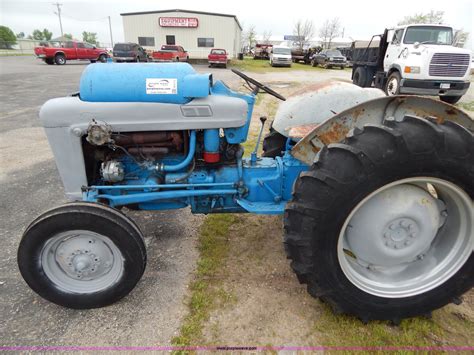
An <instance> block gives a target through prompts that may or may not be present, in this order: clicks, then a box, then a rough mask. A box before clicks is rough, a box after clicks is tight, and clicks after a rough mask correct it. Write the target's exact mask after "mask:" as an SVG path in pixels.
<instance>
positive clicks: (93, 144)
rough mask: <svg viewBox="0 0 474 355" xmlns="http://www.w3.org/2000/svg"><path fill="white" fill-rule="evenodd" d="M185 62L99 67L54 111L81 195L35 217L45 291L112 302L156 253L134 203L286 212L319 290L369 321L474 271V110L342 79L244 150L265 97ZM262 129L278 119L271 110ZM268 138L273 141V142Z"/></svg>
mask: <svg viewBox="0 0 474 355" xmlns="http://www.w3.org/2000/svg"><path fill="white" fill-rule="evenodd" d="M234 73H235V74H237V75H239V76H240V77H241V78H242V79H243V80H244V81H245V82H246V83H247V84H248V86H249V87H250V89H251V90H252V91H251V93H249V94H244V93H239V92H235V91H233V90H231V89H230V88H229V87H227V86H226V85H225V84H224V83H223V82H222V81H215V82H214V81H213V78H212V75H210V74H198V73H196V72H195V71H194V69H193V68H192V67H191V66H190V65H188V64H185V63H169V64H168V63H167V64H130V65H128V64H125V65H117V64H106V65H90V66H88V67H87V68H86V70H85V71H84V73H83V74H82V77H81V81H80V91H79V92H78V93H77V94H73V95H71V96H68V97H63V98H57V99H53V100H50V101H48V102H46V103H45V104H44V105H43V107H42V108H41V111H40V119H41V121H42V124H43V126H44V128H45V131H46V134H47V137H48V140H49V143H50V146H51V149H52V151H53V154H54V157H55V160H56V164H57V167H58V171H59V174H60V176H61V179H62V182H63V184H64V189H65V192H66V195H67V197H68V198H69V199H70V200H71V202H70V203H68V204H65V205H63V206H60V207H57V208H53V209H51V210H49V211H46V212H45V213H43V214H42V215H40V216H39V217H38V218H36V219H35V220H34V221H33V222H32V223H31V224H30V225H29V226H28V228H27V229H26V230H25V232H24V235H23V238H22V240H21V243H20V246H19V250H18V263H19V268H20V271H21V274H22V276H23V278H24V279H25V281H26V282H27V283H28V285H29V286H30V287H31V288H32V289H33V290H34V291H35V292H37V293H38V294H39V295H40V296H42V297H44V298H45V299H47V300H49V301H51V302H54V303H57V304H59V305H62V306H65V307H70V308H78V309H84V308H94V307H103V306H106V305H108V304H111V303H113V302H116V301H118V300H119V299H121V298H122V297H124V296H126V295H127V294H128V293H129V292H130V291H131V290H132V289H133V288H134V287H135V285H136V284H137V282H138V281H139V280H140V278H141V276H142V274H143V272H144V270H145V265H146V250H145V244H144V242H143V236H142V234H141V232H140V228H139V226H137V225H136V224H135V223H134V222H133V221H132V220H131V219H129V218H128V217H127V216H126V215H125V214H123V213H122V212H121V208H122V207H124V206H126V207H128V208H129V209H137V210H165V209H166V210H167V209H177V208H184V207H190V209H191V211H192V212H193V213H204V214H207V213H245V212H248V213H257V214H280V215H283V216H284V245H285V249H286V252H287V255H288V258H289V259H291V267H292V268H293V270H294V271H295V273H296V275H297V277H298V279H299V281H300V282H302V283H304V284H306V285H307V288H308V292H309V293H310V294H311V295H312V296H314V297H320V298H321V299H323V300H324V301H326V302H327V303H328V304H330V305H331V306H332V307H333V308H334V310H336V311H338V312H344V313H347V314H352V315H355V316H357V317H359V318H360V319H362V320H364V321H368V320H372V319H378V320H387V319H388V320H392V321H397V320H399V319H402V318H405V317H411V316H416V315H420V314H428V313H430V312H431V311H432V310H433V309H436V308H439V307H442V306H443V305H445V304H447V303H449V302H458V300H459V298H460V296H461V295H462V294H463V293H464V292H466V291H467V290H469V289H470V288H471V287H472V285H473V280H474V278H473V272H474V257H473V255H472V254H473V253H472V251H473V247H474V217H473V198H474V133H473V132H474V121H473V120H472V119H471V118H470V117H469V116H468V115H466V114H465V113H463V112H462V111H460V110H459V109H457V108H456V107H454V106H451V105H448V104H445V103H442V102H440V101H436V100H432V99H427V98H422V97H417V96H395V97H385V96H384V95H383V93H382V92H381V91H379V90H377V89H362V88H358V87H356V86H353V85H352V84H346V83H341V82H335V83H331V82H326V83H319V84H316V85H312V86H309V87H307V88H305V89H303V90H302V91H301V92H298V93H296V94H295V95H294V96H292V97H291V98H289V99H288V100H286V101H284V102H283V103H282V104H281V105H280V108H279V109H278V112H277V114H276V117H275V120H274V121H273V123H272V127H271V129H270V133H269V135H268V136H267V137H266V138H265V140H264V142H263V146H264V154H263V156H259V155H258V154H257V152H258V151H257V148H255V150H254V151H253V152H252V153H251V154H250V156H249V157H244V150H243V147H242V145H241V144H242V143H244V142H245V141H246V139H247V135H248V132H249V127H250V122H251V118H252V110H253V106H254V103H255V98H256V96H257V95H258V94H259V93H260V92H266V93H268V94H270V95H273V96H275V97H277V98H279V99H281V100H285V98H284V97H282V96H281V95H279V94H278V93H276V92H275V91H273V90H272V89H270V88H269V87H267V86H265V85H263V84H262V83H260V82H258V81H256V80H254V79H252V78H250V77H248V76H246V75H245V74H243V73H241V72H239V71H236V70H234ZM260 120H261V124H262V130H261V131H260V135H259V138H258V141H259V142H260V139H261V136H262V132H263V126H264V124H265V120H266V119H265V117H262V118H260ZM257 146H258V144H257Z"/></svg>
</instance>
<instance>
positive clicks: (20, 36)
mask: <svg viewBox="0 0 474 355" xmlns="http://www.w3.org/2000/svg"><path fill="white" fill-rule="evenodd" d="M16 38H18V39H23V38H25V32H20V33H17V34H16Z"/></svg>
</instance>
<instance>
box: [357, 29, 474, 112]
mask: <svg viewBox="0 0 474 355" xmlns="http://www.w3.org/2000/svg"><path fill="white" fill-rule="evenodd" d="M453 37H454V35H453V29H452V27H449V26H445V25H431V24H430V25H426V24H422V25H420V24H418V25H404V26H398V27H395V28H393V29H386V30H385V31H384V33H383V35H376V36H373V37H372V39H371V41H370V42H357V41H356V42H354V43H353V45H352V57H353V69H352V81H353V83H354V84H356V85H358V86H361V87H369V86H371V85H372V82H374V86H375V87H377V88H380V89H382V90H384V91H385V92H386V94H387V95H389V96H392V95H398V94H416V95H431V96H439V98H440V99H441V100H442V101H445V102H448V103H451V104H454V103H456V102H457V101H459V99H460V98H461V96H462V95H464V94H465V93H466V91H467V90H468V88H469V84H470V81H469V75H470V70H469V69H470V62H471V53H470V51H468V50H465V49H462V48H458V47H455V46H453V39H454V38H453Z"/></svg>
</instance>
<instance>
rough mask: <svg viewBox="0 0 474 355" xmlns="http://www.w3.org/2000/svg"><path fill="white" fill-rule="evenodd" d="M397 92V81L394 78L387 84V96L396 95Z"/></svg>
mask: <svg viewBox="0 0 474 355" xmlns="http://www.w3.org/2000/svg"><path fill="white" fill-rule="evenodd" d="M397 91H398V79H397V78H396V77H392V78H391V79H390V80H389V81H388V83H387V93H388V96H394V95H397Z"/></svg>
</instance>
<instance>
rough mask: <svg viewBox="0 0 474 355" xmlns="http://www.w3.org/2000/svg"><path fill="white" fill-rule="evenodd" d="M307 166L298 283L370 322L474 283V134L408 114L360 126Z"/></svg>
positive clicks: (427, 306)
mask: <svg viewBox="0 0 474 355" xmlns="http://www.w3.org/2000/svg"><path fill="white" fill-rule="evenodd" d="M351 133H352V134H350V135H348V137H347V138H346V139H345V140H344V141H342V142H341V143H338V144H331V145H329V146H327V147H324V148H323V149H322V151H321V152H320V153H319V155H318V158H317V159H316V162H315V163H314V164H313V166H312V167H311V169H310V170H309V171H307V172H305V173H302V174H301V175H300V177H299V178H298V180H297V181H296V182H295V185H294V194H293V199H292V201H291V202H289V203H288V206H287V209H286V212H285V249H286V251H287V254H288V256H289V258H290V259H291V260H292V263H291V266H292V268H293V270H294V271H295V272H296V274H297V276H298V279H299V280H300V282H302V283H305V284H307V286H308V292H309V293H310V294H311V295H312V296H313V297H320V298H321V299H322V300H324V301H325V302H327V303H328V304H329V305H330V306H331V307H332V308H333V310H334V311H335V312H337V313H346V314H352V315H355V316H357V317H358V318H360V319H361V320H363V321H369V320H391V321H393V322H395V323H397V322H398V321H399V320H400V319H403V318H406V317H413V316H417V315H427V314H430V312H431V311H432V310H434V309H437V308H440V307H442V306H444V305H446V304H447V303H450V302H454V303H457V302H459V300H460V298H459V297H460V296H461V295H462V294H463V293H464V292H466V291H468V290H469V289H470V288H471V287H472V286H473V284H474V276H473V275H474V256H473V253H472V251H473V246H474V214H473V210H472V202H473V199H474V149H473V148H474V136H473V134H472V133H471V132H470V131H468V130H467V129H465V128H463V127H462V126H459V125H457V124H456V123H452V122H449V121H446V122H444V123H442V124H437V123H434V122H432V121H429V120H425V119H421V118H416V117H410V116H407V117H405V118H404V119H403V120H401V121H394V120H393V119H392V120H387V121H386V122H384V124H383V125H368V126H365V127H364V128H362V129H355V130H353V131H352V132H351Z"/></svg>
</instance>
